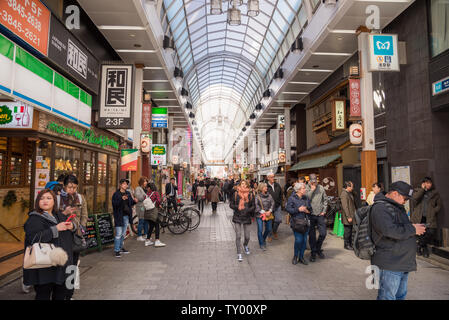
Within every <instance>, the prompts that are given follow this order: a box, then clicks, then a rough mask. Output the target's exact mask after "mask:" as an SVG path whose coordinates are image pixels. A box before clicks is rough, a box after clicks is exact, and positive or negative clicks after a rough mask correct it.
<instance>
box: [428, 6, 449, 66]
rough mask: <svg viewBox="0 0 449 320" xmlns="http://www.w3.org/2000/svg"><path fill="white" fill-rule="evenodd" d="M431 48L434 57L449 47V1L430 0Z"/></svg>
mask: <svg viewBox="0 0 449 320" xmlns="http://www.w3.org/2000/svg"><path fill="white" fill-rule="evenodd" d="M430 21H431V26H430V30H431V32H430V48H431V54H432V57H435V56H437V55H439V54H440V53H442V52H444V51H446V50H448V49H449V28H448V27H447V26H448V24H449V2H448V1H447V0H430Z"/></svg>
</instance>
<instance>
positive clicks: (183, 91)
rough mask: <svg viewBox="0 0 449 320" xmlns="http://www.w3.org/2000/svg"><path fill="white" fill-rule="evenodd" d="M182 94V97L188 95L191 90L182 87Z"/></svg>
mask: <svg viewBox="0 0 449 320" xmlns="http://www.w3.org/2000/svg"><path fill="white" fill-rule="evenodd" d="M181 96H182V97H188V96H189V92H188V91H187V90H186V89H184V88H182V89H181Z"/></svg>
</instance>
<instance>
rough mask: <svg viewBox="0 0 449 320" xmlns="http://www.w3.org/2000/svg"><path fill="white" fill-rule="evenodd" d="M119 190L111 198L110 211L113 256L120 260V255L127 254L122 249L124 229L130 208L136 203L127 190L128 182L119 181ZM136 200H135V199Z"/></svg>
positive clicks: (130, 213)
mask: <svg viewBox="0 0 449 320" xmlns="http://www.w3.org/2000/svg"><path fill="white" fill-rule="evenodd" d="M119 183H120V188H119V189H118V190H117V191H116V192H115V193H114V194H113V196H112V209H113V214H114V225H115V238H114V254H115V257H116V258H121V254H128V253H129V251H128V250H126V249H125V248H124V247H123V243H124V241H125V234H126V229H127V228H128V224H129V221H130V217H131V215H132V207H133V205H134V204H135V203H136V201H134V198H133V197H132V196H131V193H130V192H129V191H128V190H127V189H128V185H129V180H127V179H120V182H119ZM136 200H137V199H136Z"/></svg>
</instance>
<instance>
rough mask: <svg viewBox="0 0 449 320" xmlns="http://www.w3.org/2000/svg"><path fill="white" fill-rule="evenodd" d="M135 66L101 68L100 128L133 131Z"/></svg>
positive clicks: (105, 66)
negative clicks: (132, 110)
mask: <svg viewBox="0 0 449 320" xmlns="http://www.w3.org/2000/svg"><path fill="white" fill-rule="evenodd" d="M133 74H134V66H133V65H103V66H102V67H101V98H100V119H99V122H98V127H99V128H104V129H132V128H133V126H132V121H131V107H132V102H133V99H132V95H133V92H134V90H133V79H134V77H133Z"/></svg>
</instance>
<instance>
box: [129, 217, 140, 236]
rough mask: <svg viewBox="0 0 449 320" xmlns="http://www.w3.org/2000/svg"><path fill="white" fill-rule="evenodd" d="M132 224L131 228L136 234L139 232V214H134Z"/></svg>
mask: <svg viewBox="0 0 449 320" xmlns="http://www.w3.org/2000/svg"><path fill="white" fill-rule="evenodd" d="M130 225H131V230H132V232H133V233H134V234H137V227H138V226H139V217H138V216H134V217H133V221H132V223H130Z"/></svg>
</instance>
